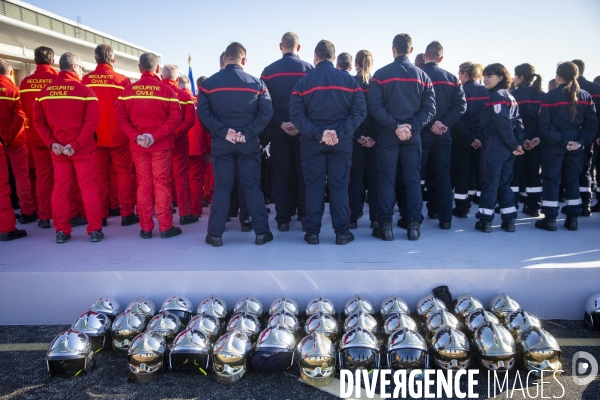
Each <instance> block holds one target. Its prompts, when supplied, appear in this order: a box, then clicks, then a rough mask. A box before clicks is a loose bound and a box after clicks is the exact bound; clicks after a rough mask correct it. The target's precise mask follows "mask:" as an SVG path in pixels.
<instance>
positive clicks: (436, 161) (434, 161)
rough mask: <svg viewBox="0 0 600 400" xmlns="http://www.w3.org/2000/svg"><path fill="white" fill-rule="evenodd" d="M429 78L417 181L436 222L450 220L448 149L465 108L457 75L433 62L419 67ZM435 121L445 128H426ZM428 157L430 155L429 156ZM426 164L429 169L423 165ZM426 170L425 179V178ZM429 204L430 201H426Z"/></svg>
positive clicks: (450, 198)
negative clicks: (430, 94)
mask: <svg viewBox="0 0 600 400" xmlns="http://www.w3.org/2000/svg"><path fill="white" fill-rule="evenodd" d="M423 71H424V72H425V73H426V74H427V75H428V76H429V78H430V79H431V84H432V85H433V90H434V92H435V117H433V119H432V120H431V122H429V123H428V124H427V125H426V126H425V128H424V129H423V130H422V132H421V140H422V141H423V156H422V158H421V180H425V183H426V185H427V191H428V193H429V201H428V202H427V208H428V209H429V210H430V211H433V210H435V211H437V214H438V218H439V220H440V224H441V223H444V222H450V221H452V183H451V181H450V150H451V147H452V137H451V136H450V134H451V130H452V127H453V125H454V124H455V123H456V122H458V121H459V120H460V116H461V115H463V114H464V113H465V111H466V110H467V102H466V100H465V92H464V91H463V88H462V85H461V83H460V81H459V80H458V78H457V77H456V76H454V75H452V74H451V73H450V72H448V71H445V70H443V69H442V68H440V67H439V66H438V64H437V63H434V62H430V63H427V64H425V65H424V66H423ZM435 121H440V122H441V123H442V124H444V125H445V126H447V127H448V130H447V131H446V132H445V133H443V134H441V135H436V134H434V133H433V132H431V131H430V128H431V127H432V126H433V124H434V123H435ZM430 156H431V157H430ZM428 163H429V165H430V169H429V168H426V166H427V165H428ZM425 172H427V178H425V175H426V174H425ZM430 203H433V204H430Z"/></svg>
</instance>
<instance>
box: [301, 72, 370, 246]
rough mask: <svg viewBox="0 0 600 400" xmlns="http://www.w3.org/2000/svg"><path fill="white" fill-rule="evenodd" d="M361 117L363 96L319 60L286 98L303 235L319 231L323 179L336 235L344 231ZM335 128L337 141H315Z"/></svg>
mask: <svg viewBox="0 0 600 400" xmlns="http://www.w3.org/2000/svg"><path fill="white" fill-rule="evenodd" d="M366 116H367V106H366V103H365V98H364V96H363V94H362V91H361V90H360V87H359V86H358V84H357V83H356V80H354V78H352V76H350V75H349V74H348V73H347V72H344V71H339V70H337V69H335V67H334V66H333V63H332V62H331V61H321V62H319V63H318V64H317V66H316V67H315V69H314V70H313V71H312V72H311V73H310V74H308V75H306V76H305V77H304V78H302V79H300V80H299V81H298V83H296V86H295V87H294V91H293V92H292V97H291V99H290V118H291V122H292V123H293V124H294V126H295V127H296V128H297V129H298V130H299V131H300V149H301V151H302V171H303V173H304V182H305V183H306V215H305V216H304V218H303V219H302V225H303V226H304V227H305V228H306V231H307V233H308V234H317V235H318V234H319V233H320V232H321V219H322V218H323V212H324V197H325V181H326V180H327V184H328V187H329V206H330V208H329V211H330V213H331V220H332V225H333V229H334V230H335V233H336V235H340V234H345V233H347V232H348V227H349V225H350V208H349V206H348V181H349V180H350V167H351V164H352V142H353V139H354V132H356V129H357V128H358V126H359V125H360V123H361V122H362V121H363V120H364V119H365V117H366ZM327 129H332V130H335V132H336V134H337V137H338V139H339V143H337V144H336V145H334V146H328V145H326V144H325V143H321V140H322V139H323V132H324V131H325V130H327Z"/></svg>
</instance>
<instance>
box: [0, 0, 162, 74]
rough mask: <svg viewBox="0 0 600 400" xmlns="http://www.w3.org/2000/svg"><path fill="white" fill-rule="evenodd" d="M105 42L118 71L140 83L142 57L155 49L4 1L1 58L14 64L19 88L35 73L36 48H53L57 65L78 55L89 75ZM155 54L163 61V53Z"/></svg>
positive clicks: (1, 5) (13, 0)
mask: <svg viewBox="0 0 600 400" xmlns="http://www.w3.org/2000/svg"><path fill="white" fill-rule="evenodd" d="M101 43H105V44H108V45H110V46H111V47H112V48H113V50H114V52H115V55H116V56H117V64H116V68H115V70H116V71H117V72H119V73H121V74H123V75H125V76H127V77H129V78H133V79H136V80H137V79H138V78H139V76H140V73H139V70H138V60H139V56H140V54H142V53H144V52H147V51H151V50H149V49H145V48H143V47H140V46H137V45H134V44H131V43H129V42H126V41H124V40H122V39H119V38H116V37H114V36H111V35H108V34H106V33H103V32H100V31H98V30H95V29H92V28H89V27H87V26H85V25H82V24H81V23H78V22H74V21H71V20H69V19H67V18H63V17H61V16H59V15H56V14H53V13H51V12H49V11H46V10H43V9H41V8H38V7H35V6H32V5H30V4H27V3H24V2H22V1H18V0H0V58H4V59H7V60H8V61H9V62H10V63H11V64H12V66H13V68H14V69H15V83H16V84H17V85H19V84H20V83H21V80H22V79H23V78H25V77H26V76H28V75H30V74H32V73H33V71H34V70H35V64H34V62H33V50H34V49H35V48H36V47H38V46H48V47H52V48H53V49H54V53H55V57H56V60H55V61H56V65H57V66H58V59H59V58H60V55H61V54H62V53H64V52H67V51H70V52H72V53H75V54H77V55H78V56H79V58H81V60H82V61H83V66H84V67H85V69H86V71H88V72H89V71H91V70H93V69H94V68H96V61H95V60H94V49H95V48H96V46H97V45H99V44H101ZM151 52H153V53H154V54H156V55H157V56H158V57H159V58H160V56H161V55H160V54H158V53H156V52H154V51H151Z"/></svg>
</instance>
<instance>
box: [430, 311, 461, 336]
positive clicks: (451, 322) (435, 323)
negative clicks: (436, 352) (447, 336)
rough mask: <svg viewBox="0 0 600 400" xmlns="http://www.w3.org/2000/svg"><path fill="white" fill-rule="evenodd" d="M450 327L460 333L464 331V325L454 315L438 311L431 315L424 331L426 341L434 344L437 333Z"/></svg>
mask: <svg viewBox="0 0 600 400" xmlns="http://www.w3.org/2000/svg"><path fill="white" fill-rule="evenodd" d="M445 327H450V328H454V329H456V330H458V331H461V330H463V324H461V323H460V322H459V321H458V318H456V317H455V316H454V315H453V314H450V313H449V312H448V311H443V310H440V311H436V312H434V313H433V314H429V318H427V321H426V322H425V325H423V330H424V331H425V341H426V342H427V343H429V344H432V340H433V336H434V335H435V333H436V332H437V331H439V330H440V329H442V328H445Z"/></svg>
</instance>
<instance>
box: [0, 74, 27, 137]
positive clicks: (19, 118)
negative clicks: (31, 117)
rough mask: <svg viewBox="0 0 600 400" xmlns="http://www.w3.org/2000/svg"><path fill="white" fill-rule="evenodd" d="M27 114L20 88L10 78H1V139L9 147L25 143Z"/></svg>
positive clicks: (2, 76)
mask: <svg viewBox="0 0 600 400" xmlns="http://www.w3.org/2000/svg"><path fill="white" fill-rule="evenodd" d="M24 123H25V112H24V111H23V108H22V107H21V102H20V101H19V88H18V87H16V86H15V84H14V83H13V81H12V79H10V78H9V77H8V76H4V75H1V76H0V139H1V140H2V141H3V142H4V143H5V144H8V145H15V146H17V145H20V144H23V143H25V137H24V129H23V125H24Z"/></svg>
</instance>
